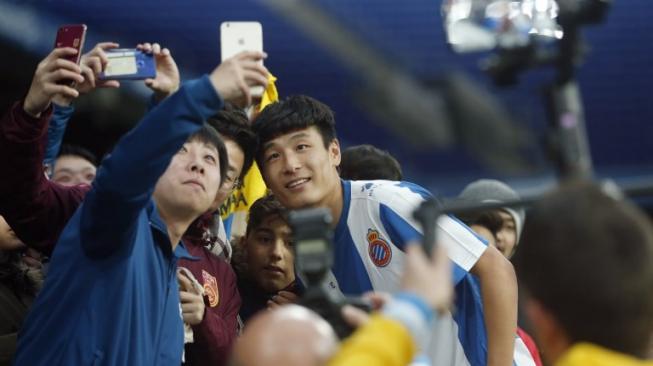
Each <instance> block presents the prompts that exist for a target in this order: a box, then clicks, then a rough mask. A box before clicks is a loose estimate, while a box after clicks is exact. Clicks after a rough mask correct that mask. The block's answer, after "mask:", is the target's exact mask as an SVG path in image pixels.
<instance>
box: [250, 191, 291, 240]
mask: <svg viewBox="0 0 653 366" xmlns="http://www.w3.org/2000/svg"><path fill="white" fill-rule="evenodd" d="M289 212H290V211H289V210H288V209H287V208H286V207H284V206H283V205H282V204H281V202H279V201H278V200H277V198H276V197H275V196H274V195H273V194H272V193H269V194H267V195H266V196H264V197H261V198H259V199H258V200H256V201H255V202H254V203H253V204H252V206H251V207H250V208H249V214H248V218H247V229H246V232H245V237H247V236H248V235H249V234H250V233H251V232H252V231H253V230H256V229H257V228H258V227H259V226H261V223H263V221H264V220H265V219H267V218H268V217H270V216H278V217H279V218H280V219H281V220H283V221H284V222H285V223H286V224H289V221H288V213H289Z"/></svg>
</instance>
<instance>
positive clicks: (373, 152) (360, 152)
mask: <svg viewBox="0 0 653 366" xmlns="http://www.w3.org/2000/svg"><path fill="white" fill-rule="evenodd" d="M340 177H341V178H343V179H348V180H374V179H385V180H401V179H402V173H401V165H399V162H398V161H397V159H395V158H394V157H393V156H392V155H390V153H389V152H387V151H385V150H381V149H377V148H376V147H374V146H372V145H357V146H351V147H349V148H347V149H345V150H343V152H342V160H341V161H340Z"/></svg>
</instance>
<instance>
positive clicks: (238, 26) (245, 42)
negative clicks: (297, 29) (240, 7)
mask: <svg viewBox="0 0 653 366" xmlns="http://www.w3.org/2000/svg"><path fill="white" fill-rule="evenodd" d="M242 51H259V52H263V27H262V26H261V23H259V22H231V21H229V22H223V23H222V24H220V53H221V55H222V61H224V60H226V59H228V58H229V57H232V56H234V55H236V54H238V53H240V52H242ZM262 63H263V61H261V64H262ZM250 93H251V95H252V96H253V97H260V96H261V95H263V87H262V86H257V87H254V88H252V89H251V91H250Z"/></svg>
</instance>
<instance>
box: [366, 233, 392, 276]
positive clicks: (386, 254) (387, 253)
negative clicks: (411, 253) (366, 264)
mask: <svg viewBox="0 0 653 366" xmlns="http://www.w3.org/2000/svg"><path fill="white" fill-rule="evenodd" d="M367 243H368V247H367V251H368V253H369V255H370V259H371V260H372V262H373V263H374V264H375V265H376V266H377V267H385V266H387V265H388V263H390V260H391V259H392V249H390V245H389V244H388V242H387V241H385V240H384V239H383V238H381V235H380V234H379V232H378V231H376V230H372V229H368V230H367Z"/></svg>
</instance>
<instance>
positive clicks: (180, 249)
mask: <svg viewBox="0 0 653 366" xmlns="http://www.w3.org/2000/svg"><path fill="white" fill-rule="evenodd" d="M147 215H148V217H149V220H150V226H151V227H152V229H153V230H154V231H155V233H156V234H157V235H162V236H163V238H165V240H155V242H156V244H157V245H158V246H159V247H161V250H163V252H164V253H165V254H166V255H167V256H174V257H175V258H177V259H188V260H192V261H198V260H200V258H198V257H194V256H192V255H191V254H190V253H189V252H188V250H187V249H186V247H185V246H184V244H183V243H182V242H181V240H180V241H179V243H178V244H177V246H176V247H175V250H174V252H173V251H172V247H171V246H170V245H168V243H170V237H169V236H168V230H167V227H166V224H165V222H163V219H162V218H161V216H160V215H159V210H157V209H156V204H155V203H154V200H150V204H149V205H148V206H147Z"/></svg>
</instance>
